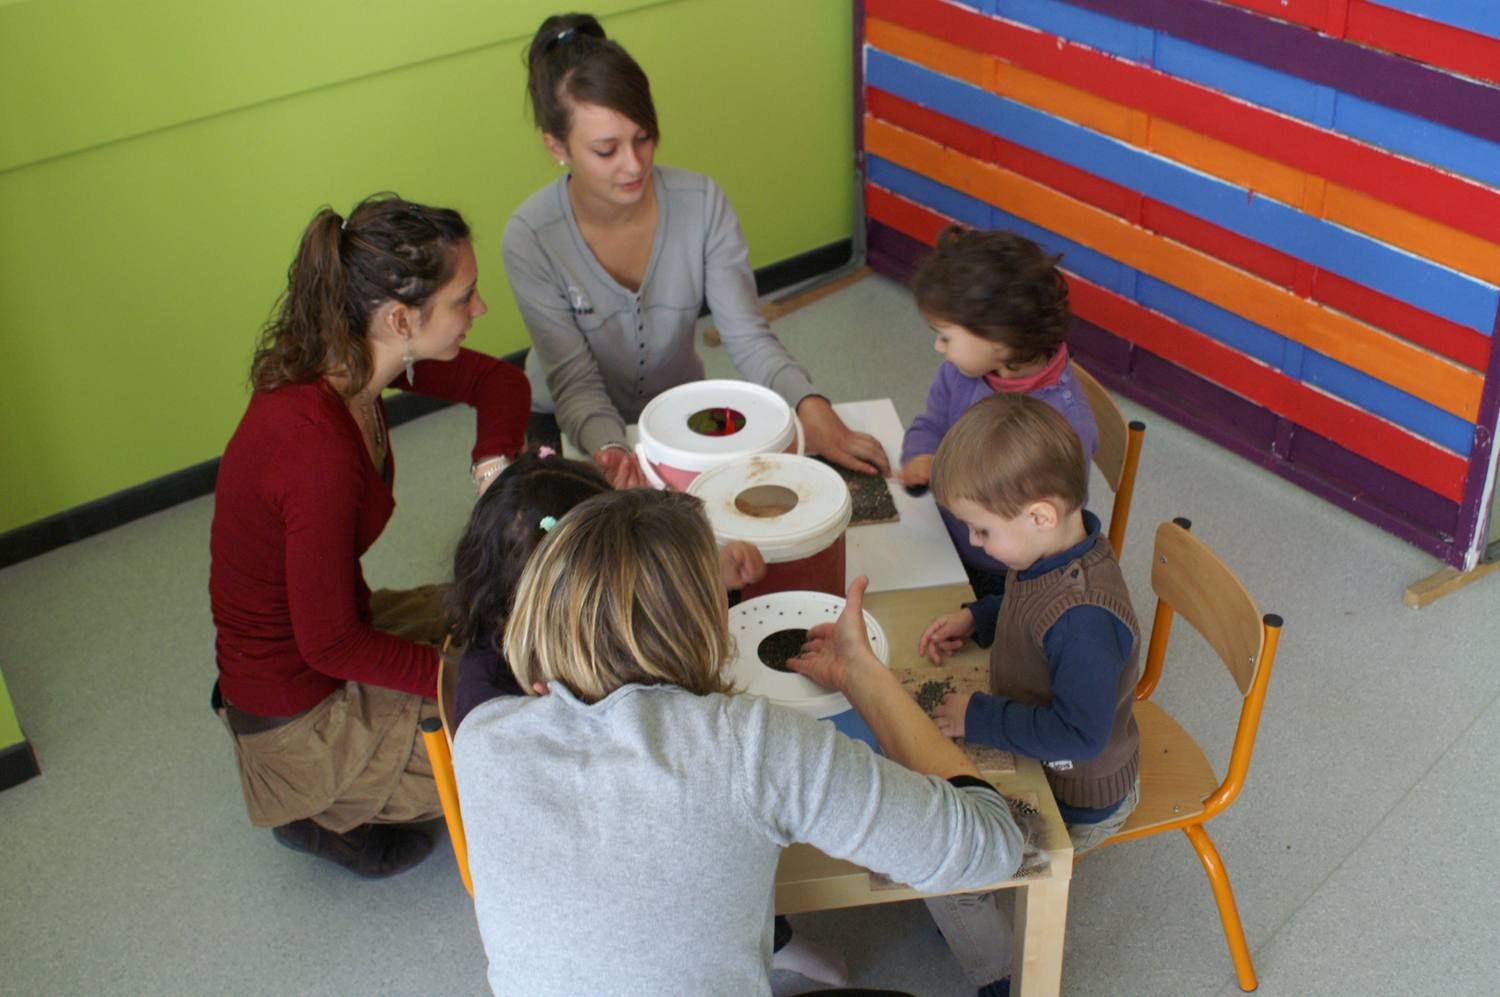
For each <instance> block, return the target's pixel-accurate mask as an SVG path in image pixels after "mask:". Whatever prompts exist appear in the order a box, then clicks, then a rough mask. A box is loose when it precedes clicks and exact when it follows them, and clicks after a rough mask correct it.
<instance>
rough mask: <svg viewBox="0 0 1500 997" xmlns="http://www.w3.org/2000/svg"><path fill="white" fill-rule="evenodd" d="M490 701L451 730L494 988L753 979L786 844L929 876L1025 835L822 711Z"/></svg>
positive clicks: (643, 702)
mask: <svg viewBox="0 0 1500 997" xmlns="http://www.w3.org/2000/svg"><path fill="white" fill-rule="evenodd" d="M551 688H552V694H551V695H549V696H544V697H524V698H523V697H516V698H502V699H495V700H491V701H490V702H487V703H484V704H482V705H480V706H478V707H475V709H474V711H473V712H472V713H470V714H469V716H468V719H466V720H465V721H464V724H463V726H462V727H460V728H459V730H458V735H457V737H456V739H455V741H454V745H453V756H454V768H455V771H456V775H457V780H458V790H459V796H460V798H461V800H462V802H463V811H464V814H463V816H464V828H465V830H466V831H467V836H468V845H469V870H470V872H471V874H472V877H473V884H474V908H475V912H476V915H477V917H478V920H479V931H480V935H481V936H482V938H483V940H484V948H485V953H486V955H487V956H488V957H489V964H490V965H489V980H490V986H491V988H492V989H493V990H494V992H495V993H497V994H524V995H527V997H532V995H536V997H541V995H548V994H567V995H574V994H584V993H587V994H619V995H627V994H628V995H631V997H636V995H639V994H767V993H769V992H770V978H769V973H770V963H771V915H772V903H773V878H774V876H775V872H776V864H777V861H778V858H779V856H780V854H781V849H782V848H783V846H785V845H787V844H790V843H791V842H795V841H805V842H810V843H812V844H813V845H815V846H816V847H818V848H820V849H822V850H823V851H824V852H827V853H828V854H830V855H834V856H838V857H841V858H847V859H849V860H851V861H853V862H857V863H859V864H861V865H864V866H867V867H868V868H871V869H874V870H876V871H879V872H884V873H886V874H887V875H889V876H890V877H891V878H892V879H894V880H896V881H898V882H904V883H910V884H911V885H912V886H914V887H917V888H919V889H924V890H929V891H941V890H955V889H960V888H964V889H969V888H977V887H981V886H985V885H990V884H994V883H997V882H1000V881H1002V880H1004V879H1006V878H1008V877H1009V876H1010V875H1011V873H1012V871H1013V870H1014V869H1015V868H1016V865H1017V863H1018V862H1019V860H1020V857H1021V848H1022V841H1021V834H1020V832H1019V831H1018V830H1017V828H1016V825H1015V823H1014V821H1013V820H1012V818H1011V816H1010V811H1009V808H1008V807H1007V805H1006V803H1005V801H1004V799H1003V798H1002V797H1001V796H1000V795H999V794H998V793H995V792H994V791H993V790H992V789H991V788H990V787H988V786H984V787H980V786H964V787H963V788H956V787H955V786H953V785H952V784H950V783H948V782H945V781H943V780H942V779H939V778H937V777H935V776H925V775H918V774H916V773H915V772H912V771H910V770H908V769H905V768H902V767H901V766H900V765H897V764H895V763H894V762H891V761H890V760H888V759H886V758H883V757H880V756H878V755H876V754H874V753H873V752H871V751H870V750H869V749H868V748H867V747H866V746H865V745H863V744H861V743H859V742H856V741H852V740H850V739H849V738H847V737H845V736H844V735H842V734H840V733H839V732H838V731H836V730H835V729H834V727H833V725H832V724H830V723H826V722H823V721H818V720H813V719H811V718H810V717H807V716H804V715H802V714H800V713H796V712H794V711H792V710H788V709H783V708H781V707H778V706H773V705H772V704H770V703H769V702H768V701H766V700H765V699H762V698H760V697H757V696H750V695H735V696H723V695H710V696H697V695H694V694H693V693H690V692H688V691H686V690H684V689H681V688H678V687H676V686H649V687H648V686H636V685H632V686H626V687H624V688H622V689H619V690H616V691H615V692H614V693H613V694H611V695H610V696H609V697H608V698H606V699H604V700H602V701H600V702H599V703H596V704H593V705H586V704H584V703H582V702H580V701H579V700H578V699H576V698H574V697H573V696H572V695H571V694H570V693H569V692H568V691H567V689H566V688H565V687H563V686H562V685H561V684H559V683H553V685H552V687H551Z"/></svg>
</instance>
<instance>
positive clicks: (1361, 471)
mask: <svg viewBox="0 0 1500 997" xmlns="http://www.w3.org/2000/svg"><path fill="white" fill-rule="evenodd" d="M1135 356H1136V364H1137V367H1136V370H1137V372H1141V371H1142V368H1143V367H1155V368H1158V369H1157V370H1155V371H1153V372H1152V375H1151V379H1152V380H1153V381H1160V380H1163V379H1171V378H1173V377H1176V378H1183V379H1186V378H1193V377H1194V375H1192V374H1189V373H1188V372H1186V371H1184V370H1183V369H1182V368H1180V367H1176V366H1175V365H1172V364H1169V363H1167V362H1166V361H1164V360H1161V359H1159V358H1157V357H1155V356H1153V355H1151V354H1149V353H1146V352H1145V351H1144V350H1137V351H1135ZM1083 359H1084V362H1085V363H1087V362H1088V360H1089V358H1088V357H1087V356H1085V357H1084V358H1083ZM1090 370H1092V368H1090ZM1098 377H1099V380H1100V381H1102V382H1103V383H1104V384H1106V385H1107V386H1108V387H1110V388H1111V389H1113V390H1115V391H1118V392H1120V393H1121V394H1122V395H1125V396H1127V397H1129V398H1132V399H1134V400H1136V401H1138V402H1140V403H1141V404H1143V405H1145V406H1147V407H1148V408H1151V409H1153V410H1155V411H1157V412H1160V413H1162V414H1163V415H1165V416H1167V417H1168V418H1170V419H1172V420H1173V421H1174V422H1177V423H1179V424H1181V425H1183V426H1185V427H1187V428H1188V429H1191V430H1193V431H1194V432H1196V433H1198V434H1199V435H1201V436H1204V437H1206V438H1208V439H1210V440H1212V441H1214V442H1215V443H1219V444H1221V445H1222V446H1224V448H1225V449H1227V450H1230V451H1232V452H1234V453H1236V454H1238V455H1239V456H1241V457H1244V458H1246V459H1247V460H1250V461H1251V462H1253V463H1255V464H1258V465H1260V466H1261V467H1263V468H1265V469H1266V470H1268V471H1271V472H1273V473H1275V474H1277V475H1279V476H1280V477H1282V478H1285V479H1286V480H1288V481H1290V482H1292V483H1293V484H1296V485H1298V486H1300V487H1301V488H1303V489H1305V490H1306V491H1309V492H1311V493H1313V494H1314V495H1317V496H1318V497H1319V498H1323V499H1326V500H1328V501H1329V502H1332V503H1333V504H1334V505H1337V506H1339V507H1340V508H1342V509H1345V510H1347V511H1349V512H1352V513H1353V514H1354V515H1356V516H1358V517H1360V518H1361V519H1363V520H1365V521H1366V522H1369V523H1371V524H1373V525H1375V526H1378V527H1380V528H1381V529H1383V530H1385V531H1386V532H1388V533H1391V534H1393V535H1395V536H1397V537H1399V538H1400V539H1402V540H1404V541H1406V542H1407V543H1409V544H1411V545H1412V546H1414V547H1417V548H1418V549H1420V550H1422V551H1425V552H1426V553H1429V554H1432V555H1434V556H1436V557H1439V558H1444V559H1446V558H1448V557H1449V556H1450V555H1451V553H1452V550H1453V544H1452V532H1451V527H1452V523H1453V517H1454V514H1455V512H1456V508H1457V507H1456V506H1454V505H1453V503H1451V502H1448V501H1446V500H1445V499H1443V498H1442V497H1441V496H1438V495H1434V494H1432V493H1430V492H1427V493H1426V499H1427V500H1426V501H1418V502H1416V503H1414V505H1415V508H1409V509H1408V508H1401V507H1400V506H1398V505H1397V502H1398V501H1399V499H1400V496H1398V495H1387V496H1385V498H1386V500H1385V501H1379V500H1372V495H1373V493H1372V491H1370V490H1369V488H1368V487H1367V486H1363V485H1360V484H1358V483H1357V482H1358V481H1359V480H1360V479H1364V480H1365V481H1367V482H1370V483H1373V482H1375V481H1376V480H1377V479H1379V478H1381V477H1384V478H1387V479H1394V481H1393V482H1392V483H1393V484H1395V485H1396V486H1397V488H1398V489H1399V488H1400V486H1408V487H1409V488H1412V489H1416V490H1417V491H1419V492H1424V491H1425V489H1418V488H1416V486H1413V485H1410V483H1409V482H1407V481H1405V479H1398V478H1395V476H1394V475H1391V473H1390V472H1389V471H1385V470H1384V469H1382V468H1378V467H1376V466H1374V465H1372V464H1370V463H1369V462H1368V461H1365V460H1364V459H1363V458H1360V457H1357V456H1355V455H1354V454H1351V453H1349V452H1348V451H1347V450H1344V449H1343V448H1342V447H1340V446H1338V445H1337V444H1335V443H1333V442H1331V441H1329V440H1327V439H1324V438H1323V437H1319V436H1317V434H1315V433H1310V432H1307V431H1306V430H1301V429H1299V430H1298V436H1299V442H1300V443H1302V444H1303V445H1304V446H1305V452H1306V453H1307V455H1308V457H1310V458H1312V459H1310V460H1304V461H1302V462H1295V463H1294V462H1291V461H1288V460H1285V459H1283V458H1281V457H1278V456H1277V455H1275V454H1272V453H1269V452H1268V451H1267V450H1266V449H1265V446H1264V444H1263V443H1261V442H1259V441H1254V442H1252V441H1250V440H1247V439H1246V438H1245V437H1244V436H1242V435H1240V433H1238V432H1236V431H1235V430H1236V427H1232V426H1229V425H1226V424H1225V423H1223V422H1221V421H1219V419H1218V415H1219V413H1218V411H1216V410H1215V409H1213V408H1200V407H1199V406H1197V405H1194V406H1192V407H1187V406H1184V405H1180V404H1178V403H1177V400H1176V399H1177V397H1179V396H1180V395H1183V394H1186V392H1172V393H1162V392H1161V391H1160V390H1159V389H1158V388H1152V387H1147V386H1146V385H1144V384H1142V383H1141V382H1140V381H1137V380H1134V379H1132V378H1129V377H1125V378H1122V377H1121V376H1120V375H1118V374H1115V373H1113V372H1110V371H1107V370H1106V371H1103V372H1101V373H1100V374H1099V375H1098ZM1216 390H1219V391H1222V390H1223V389H1216ZM1224 394H1225V395H1228V394H1229V393H1228V392H1224ZM1229 397H1231V398H1232V397H1234V396H1232V395H1231V396H1229ZM1272 431H1273V432H1274V429H1273V430H1272ZM1341 461H1342V462H1343V463H1340V462H1341ZM1360 465H1363V467H1360ZM1351 476H1352V477H1353V478H1354V479H1355V480H1354V481H1351V480H1349V479H1350V477H1351ZM1444 507H1445V508H1444ZM1202 512H1203V511H1200V514H1202ZM1445 513H1446V515H1445ZM1183 514H1184V515H1188V516H1192V515H1193V513H1192V511H1191V510H1187V511H1185V512H1184V513H1183ZM1435 520H1436V521H1435Z"/></svg>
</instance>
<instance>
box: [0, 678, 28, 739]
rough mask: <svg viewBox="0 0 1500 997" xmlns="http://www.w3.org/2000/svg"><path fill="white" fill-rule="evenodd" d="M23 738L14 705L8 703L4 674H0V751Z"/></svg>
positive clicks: (8, 696) (8, 692) (8, 695)
mask: <svg viewBox="0 0 1500 997" xmlns="http://www.w3.org/2000/svg"><path fill="white" fill-rule="evenodd" d="M24 740H26V738H25V737H24V736H23V735H22V734H21V723H20V721H18V720H17V719H16V710H15V707H13V706H11V705H10V690H9V689H7V688H6V687H5V676H4V675H3V674H0V751H3V750H5V749H6V748H10V747H14V746H15V745H17V744H20V743H21V742H22V741H24Z"/></svg>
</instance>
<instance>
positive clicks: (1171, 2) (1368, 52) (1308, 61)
mask: <svg viewBox="0 0 1500 997" xmlns="http://www.w3.org/2000/svg"><path fill="white" fill-rule="evenodd" d="M1066 2H1067V3H1069V4H1072V5H1073V6H1075V7H1084V8H1087V9H1089V10H1093V11H1098V12H1099V13H1101V14H1106V15H1108V16H1110V17H1114V18H1118V19H1120V20H1122V21H1129V22H1130V23H1132V24H1139V25H1142V26H1143V27H1149V28H1153V29H1155V30H1158V31H1163V32H1165V33H1167V34H1169V35H1172V36H1173V37H1176V38H1181V39H1183V40H1184V41H1190V42H1194V43H1196V44H1199V45H1204V46H1207V47H1209V48H1213V49H1216V50H1218V51H1220V52H1223V53H1225V54H1226V55H1232V56H1234V57H1236V58H1239V59H1244V60H1246V61H1247V62H1256V63H1259V64H1261V65H1263V66H1270V67H1271V68H1273V69H1277V70H1280V71H1282V72H1284V73H1290V74H1291V75H1293V76H1298V77H1301V78H1302V79H1304V80H1310V81H1312V82H1314V83H1321V84H1323V85H1325V86H1330V87H1333V88H1335V89H1338V90H1342V91H1344V92H1345V93H1349V94H1353V95H1354V96H1356V97H1362V98H1364V99H1366V100H1369V101H1373V102H1375V103H1377V104H1383V105H1385V106H1386V107H1391V108H1396V109H1398V110H1401V111H1405V112H1407V113H1409V114H1415V115H1417V116H1418V117H1421V118H1425V119H1427V120H1428V121H1435V122H1438V123H1439V124H1443V125H1447V126H1448V127H1450V128H1456V129H1458V130H1459V131H1462V132H1467V133H1469V134H1470V135H1478V136H1480V137H1481V138H1485V139H1488V140H1489V141H1491V142H1500V87H1493V86H1488V85H1486V84H1484V83H1480V82H1477V81H1474V80H1470V79H1467V78H1464V77H1460V76H1455V75H1453V74H1451V73H1448V72H1445V71H1443V70H1440V69H1434V68H1432V67H1429V66H1426V65H1423V64H1422V63H1419V62H1413V61H1411V60H1408V59H1402V58H1398V57H1397V56H1394V55H1387V54H1386V53H1384V52H1380V51H1377V50H1375V49H1370V48H1364V47H1361V46H1359V45H1355V44H1352V43H1350V42H1345V41H1340V40H1339V39H1337V38H1330V37H1329V36H1327V35H1321V34H1318V33H1317V32H1316V31H1311V30H1309V29H1307V28H1303V27H1300V26H1298V25H1295V24H1289V23H1287V22H1285V21H1276V20H1272V19H1271V18H1269V17H1265V16H1262V15H1260V14H1257V13H1254V12H1253V11H1248V10H1245V9H1244V8H1242V7H1229V6H1225V5H1222V4H1218V3H1213V2H1211V0H1066Z"/></svg>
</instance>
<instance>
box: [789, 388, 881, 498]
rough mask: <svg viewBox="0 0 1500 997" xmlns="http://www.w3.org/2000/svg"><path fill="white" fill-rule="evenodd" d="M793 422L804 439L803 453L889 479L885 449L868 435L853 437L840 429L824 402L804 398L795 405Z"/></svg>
mask: <svg viewBox="0 0 1500 997" xmlns="http://www.w3.org/2000/svg"><path fill="white" fill-rule="evenodd" d="M797 418H799V419H801V420H802V430H803V432H804V433H805V434H806V437H807V452H808V453H815V454H821V455H822V456H824V457H827V458H828V459H829V460H831V461H833V462H834V463H835V464H838V465H840V466H842V467H847V468H851V469H853V470H855V471H859V472H861V473H863V474H879V475H881V476H882V477H886V478H889V477H890V476H891V462H890V460H889V459H887V457H886V455H885V447H882V446H881V445H880V441H879V440H877V439H876V438H875V437H873V436H871V435H870V434H869V433H856V432H855V431H854V430H852V429H850V428H849V427H848V426H846V425H844V420H842V419H840V418H839V416H838V413H837V412H835V411H834V410H833V406H832V405H831V404H829V402H828V399H826V398H824V397H823V396H821V395H808V396H807V397H806V398H804V399H802V401H800V402H798V403H797Z"/></svg>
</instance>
